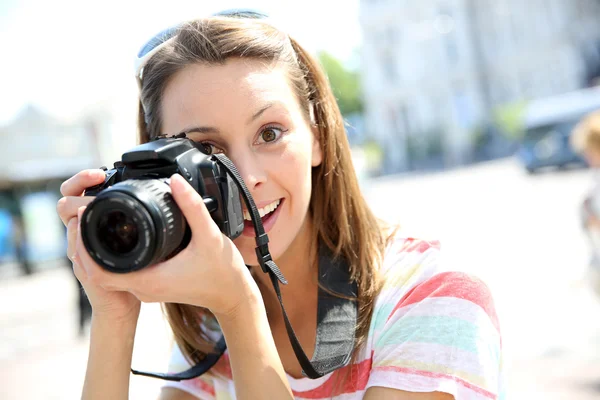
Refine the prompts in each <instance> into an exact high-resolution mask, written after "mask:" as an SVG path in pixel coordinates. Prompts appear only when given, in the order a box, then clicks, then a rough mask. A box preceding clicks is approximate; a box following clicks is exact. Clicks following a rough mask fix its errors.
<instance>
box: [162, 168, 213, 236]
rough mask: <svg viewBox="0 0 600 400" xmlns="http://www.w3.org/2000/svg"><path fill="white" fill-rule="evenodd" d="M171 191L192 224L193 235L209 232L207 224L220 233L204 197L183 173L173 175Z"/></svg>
mask: <svg viewBox="0 0 600 400" xmlns="http://www.w3.org/2000/svg"><path fill="white" fill-rule="evenodd" d="M171 193H172V194H173V198H174V199H175V202H177V205H178V206H179V208H180V209H181V212H183V215H184V216H185V219H186V220H187V222H188V224H189V225H190V228H191V230H192V235H193V234H194V233H200V232H202V234H203V233H208V232H209V231H207V226H208V227H214V228H215V229H216V231H218V232H219V233H220V231H219V230H218V228H217V227H216V225H215V224H214V223H213V222H212V218H211V216H210V214H209V212H208V210H207V209H206V206H205V205H204V201H203V200H202V197H201V196H200V195H199V194H198V192H196V191H195V190H194V188H192V187H191V186H190V184H188V183H187V182H186V180H185V179H184V178H183V177H182V176H181V175H178V174H175V175H173V176H172V177H171ZM209 229H211V228H209ZM213 232H214V231H213Z"/></svg>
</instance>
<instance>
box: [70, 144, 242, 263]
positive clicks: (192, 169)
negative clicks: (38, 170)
mask: <svg viewBox="0 0 600 400" xmlns="http://www.w3.org/2000/svg"><path fill="white" fill-rule="evenodd" d="M175 173H178V174H180V175H181V176H183V177H184V178H185V179H186V180H187V181H188V182H189V184H190V185H191V186H192V187H193V188H194V190H195V191H196V192H198V193H199V194H200V196H201V197H202V198H203V200H204V204H205V205H206V207H207V209H208V211H209V212H210V215H211V217H212V219H213V220H214V221H215V223H216V224H217V226H218V227H219V229H220V230H221V232H223V234H225V235H226V236H228V237H229V238H231V239H234V238H236V237H238V236H239V235H240V234H241V233H242V231H243V229H244V218H243V213H242V205H241V200H240V195H239V189H238V186H237V184H236V183H235V182H234V180H233V179H232V178H231V177H230V176H229V174H228V173H227V172H226V171H225V169H224V168H223V167H222V166H221V165H220V164H219V163H218V161H217V160H216V158H214V157H211V156H210V155H207V154H205V153H203V152H201V151H200V150H199V148H198V147H197V145H196V144H195V143H194V142H193V141H192V140H190V139H187V138H165V139H158V140H154V141H151V142H148V143H145V144H142V145H139V146H137V147H135V148H133V149H131V150H130V151H128V152H126V153H124V154H123V155H122V157H121V161H118V162H116V163H115V164H114V168H113V169H111V170H108V171H106V178H105V180H104V182H103V183H102V184H100V185H97V186H94V187H91V188H88V189H87V190H86V191H85V195H86V196H96V198H95V199H94V200H93V201H92V202H91V203H90V204H89V205H88V206H87V208H86V210H85V212H84V214H83V216H82V221H81V232H82V239H83V243H84V245H85V247H86V249H87V250H88V252H89V254H90V255H91V256H92V258H93V259H94V260H95V261H96V262H97V263H98V264H99V265H101V266H102V267H103V268H105V269H107V270H109V271H112V272H131V271H135V270H138V269H141V268H144V267H146V266H149V265H152V264H156V263H158V262H161V261H164V260H166V259H169V258H171V257H173V256H174V255H175V254H177V253H178V252H179V251H181V250H182V249H183V248H185V247H186V246H187V244H188V243H189V240H190V238H191V232H190V229H189V227H188V225H187V222H186V220H185V218H184V216H183V214H182V213H181V210H180V209H179V207H178V206H177V204H176V203H175V201H174V200H173V197H172V196H171V190H170V187H169V178H170V177H171V176H172V175H173V174H175Z"/></svg>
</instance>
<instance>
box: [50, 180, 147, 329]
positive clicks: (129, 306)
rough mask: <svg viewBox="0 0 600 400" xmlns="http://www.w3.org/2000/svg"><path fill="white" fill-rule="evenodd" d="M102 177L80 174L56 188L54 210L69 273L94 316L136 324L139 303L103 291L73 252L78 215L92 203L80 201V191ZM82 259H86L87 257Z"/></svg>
mask: <svg viewBox="0 0 600 400" xmlns="http://www.w3.org/2000/svg"><path fill="white" fill-rule="evenodd" d="M104 177H105V174H104V171H102V170H100V169H97V170H85V171H82V172H80V173H78V174H77V175H75V176H73V177H72V178H70V179H68V180H66V181H65V182H64V183H63V184H62V186H61V188H60V191H61V193H62V195H63V196H64V197H63V198H61V199H60V200H59V201H58V204H57V206H56V209H57V211H58V215H59V216H60V219H61V220H62V222H63V224H65V226H66V227H67V242H68V246H67V256H68V257H69V259H70V260H71V261H72V262H73V271H74V272H75V276H76V277H77V279H79V281H80V282H81V285H82V286H83V287H84V289H85V293H86V294H87V296H88V298H89V300H90V304H91V305H92V310H93V313H94V315H95V316H100V317H106V318H108V319H115V320H129V319H132V320H135V321H137V318H138V316H139V310H140V301H139V300H138V299H136V298H135V296H134V295H132V294H131V293H128V292H126V291H114V290H107V289H106V288H104V287H102V285H101V284H100V282H99V276H98V274H96V275H93V274H90V273H89V272H88V271H89V268H87V267H86V266H85V265H83V264H82V260H81V258H80V252H78V251H77V250H76V248H77V244H78V242H79V241H80V240H81V239H80V238H79V233H78V231H79V220H80V217H81V212H82V211H83V210H84V209H85V206H87V205H88V204H89V203H90V202H91V201H92V200H93V199H94V198H93V197H84V196H83V191H84V190H85V189H86V188H89V187H92V186H94V185H97V184H100V183H102V182H104ZM85 255H86V256H87V253H86V254H85ZM88 258H89V256H88V257H85V260H86V262H87V260H88ZM98 269H100V268H99V267H98ZM98 272H99V273H101V272H102V271H98Z"/></svg>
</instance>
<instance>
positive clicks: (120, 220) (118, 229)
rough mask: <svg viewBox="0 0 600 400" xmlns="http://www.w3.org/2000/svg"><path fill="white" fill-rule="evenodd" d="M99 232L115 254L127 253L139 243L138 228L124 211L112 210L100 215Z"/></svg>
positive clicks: (108, 247)
mask: <svg viewBox="0 0 600 400" xmlns="http://www.w3.org/2000/svg"><path fill="white" fill-rule="evenodd" d="M97 234H98V236H99V237H101V238H103V241H102V243H103V244H104V245H105V246H106V248H107V249H108V250H110V251H112V252H113V253H115V254H121V255H122V254H127V253H131V251H132V250H133V249H134V248H135V246H136V245H137V244H138V228H137V225H136V224H135V222H134V221H133V219H132V218H131V217H129V216H127V215H126V214H125V213H124V212H123V211H110V212H108V213H106V214H104V215H102V216H101V217H100V220H99V221H98V230H97Z"/></svg>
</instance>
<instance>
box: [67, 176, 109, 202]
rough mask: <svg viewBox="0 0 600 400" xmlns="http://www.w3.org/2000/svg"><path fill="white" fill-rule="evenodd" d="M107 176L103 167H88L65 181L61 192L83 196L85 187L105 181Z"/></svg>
mask: <svg viewBox="0 0 600 400" xmlns="http://www.w3.org/2000/svg"><path fill="white" fill-rule="evenodd" d="M105 176H106V174H105V173H104V171H103V170H101V169H86V170H85V171H81V172H79V173H78V174H76V175H74V176H72V177H71V178H69V179H67V180H66V181H64V182H63V184H62V185H61V186H60V193H62V195H63V196H81V195H82V194H83V191H84V190H85V189H87V188H89V187H92V186H95V185H98V184H100V183H102V182H104V178H105Z"/></svg>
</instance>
